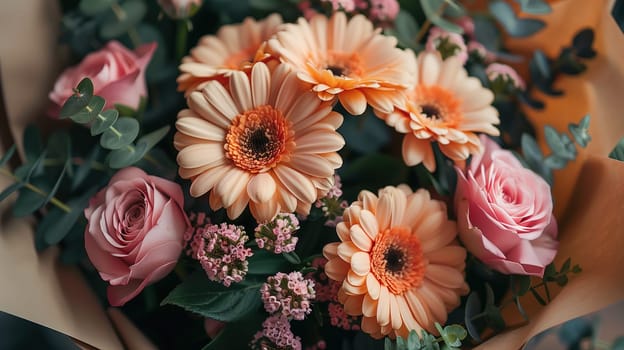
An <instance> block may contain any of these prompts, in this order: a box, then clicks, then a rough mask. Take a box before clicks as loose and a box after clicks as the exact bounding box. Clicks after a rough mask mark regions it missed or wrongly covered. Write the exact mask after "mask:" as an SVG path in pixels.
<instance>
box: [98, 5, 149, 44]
mask: <svg viewBox="0 0 624 350" xmlns="http://www.w3.org/2000/svg"><path fill="white" fill-rule="evenodd" d="M119 8H120V11H119V12H121V13H123V15H122V16H121V17H120V18H117V17H116V16H115V14H114V13H112V12H110V13H109V15H108V16H106V17H105V18H104V19H103V20H102V22H103V23H102V26H101V27H100V36H101V37H102V38H104V39H113V38H117V37H119V36H121V35H123V34H125V33H126V32H128V30H129V29H131V28H132V27H134V26H135V25H137V24H138V23H139V22H141V20H142V19H143V17H144V16H145V14H146V13H147V7H146V6H145V3H144V2H143V1H136V0H133V1H126V2H124V3H123V4H121V6H119Z"/></svg>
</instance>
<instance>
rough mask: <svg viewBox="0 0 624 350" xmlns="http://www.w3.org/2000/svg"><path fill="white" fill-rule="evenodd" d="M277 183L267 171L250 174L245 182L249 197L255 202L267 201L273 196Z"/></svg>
mask: <svg viewBox="0 0 624 350" xmlns="http://www.w3.org/2000/svg"><path fill="white" fill-rule="evenodd" d="M276 190H277V185H276V183H275V180H273V177H272V176H271V175H270V174H269V173H260V174H257V175H255V176H252V178H251V180H250V181H249V183H248V184H247V194H248V195H249V199H251V200H252V201H254V202H256V203H263V202H267V201H269V200H270V199H272V198H273V196H274V195H275V191H276Z"/></svg>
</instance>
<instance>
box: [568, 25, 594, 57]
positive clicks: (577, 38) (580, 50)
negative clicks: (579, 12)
mask: <svg viewBox="0 0 624 350" xmlns="http://www.w3.org/2000/svg"><path fill="white" fill-rule="evenodd" d="M594 37H595V35H594V31H593V30H592V29H591V28H585V29H582V30H580V31H579V32H578V33H576V35H574V38H572V47H574V50H575V52H576V55H577V56H579V57H582V58H592V57H594V56H596V51H595V50H594V49H593V48H592V45H593V44H594Z"/></svg>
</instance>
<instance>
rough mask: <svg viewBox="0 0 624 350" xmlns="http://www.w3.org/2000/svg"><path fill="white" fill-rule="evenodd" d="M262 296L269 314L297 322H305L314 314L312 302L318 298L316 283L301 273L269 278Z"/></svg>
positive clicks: (296, 272)
mask: <svg viewBox="0 0 624 350" xmlns="http://www.w3.org/2000/svg"><path fill="white" fill-rule="evenodd" d="M260 295H261V296H262V301H263V302H264V309H265V310H266V311H267V312H268V313H270V314H275V313H279V314H281V315H283V316H285V317H287V318H289V319H295V320H303V319H304V318H305V317H306V315H308V314H309V313H310V312H312V306H311V300H312V299H314V298H315V297H316V293H315V291H314V281H312V280H311V279H307V278H304V277H303V275H302V274H301V272H299V271H294V272H291V273H283V272H278V273H277V274H275V276H269V278H267V281H266V283H264V284H263V285H262V287H261V288H260Z"/></svg>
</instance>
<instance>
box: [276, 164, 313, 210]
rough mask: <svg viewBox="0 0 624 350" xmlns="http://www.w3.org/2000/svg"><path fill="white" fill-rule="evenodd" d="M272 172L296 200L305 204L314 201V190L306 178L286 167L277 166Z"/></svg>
mask: <svg viewBox="0 0 624 350" xmlns="http://www.w3.org/2000/svg"><path fill="white" fill-rule="evenodd" d="M274 172H275V175H276V176H277V178H278V179H279V181H280V182H281V183H282V184H283V185H284V186H285V187H286V189H288V191H290V193H292V194H293V195H294V196H295V197H297V199H298V200H300V201H302V202H305V203H312V202H313V201H314V200H316V190H315V189H314V185H313V184H312V182H311V181H310V180H309V179H308V178H307V177H305V176H303V175H302V174H301V173H299V172H298V171H296V170H294V169H293V168H290V167H287V166H278V167H276V168H275V169H274Z"/></svg>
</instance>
